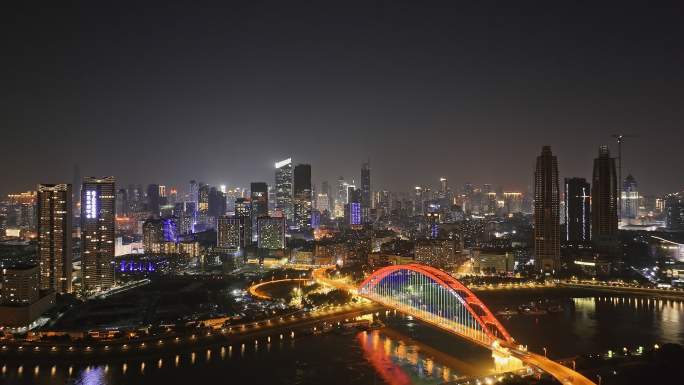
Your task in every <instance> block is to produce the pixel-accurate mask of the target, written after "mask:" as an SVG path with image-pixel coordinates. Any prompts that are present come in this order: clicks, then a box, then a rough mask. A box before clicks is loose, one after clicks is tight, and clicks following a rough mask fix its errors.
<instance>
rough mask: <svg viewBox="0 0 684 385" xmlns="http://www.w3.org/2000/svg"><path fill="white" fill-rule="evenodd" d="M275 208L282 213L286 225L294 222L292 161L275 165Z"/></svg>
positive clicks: (288, 160)
mask: <svg viewBox="0 0 684 385" xmlns="http://www.w3.org/2000/svg"><path fill="white" fill-rule="evenodd" d="M275 207H276V209H279V210H280V211H282V212H283V215H284V216H285V218H286V220H287V222H288V223H292V221H293V220H294V208H293V205H292V159H291V158H287V159H285V160H281V161H280V162H276V164H275Z"/></svg>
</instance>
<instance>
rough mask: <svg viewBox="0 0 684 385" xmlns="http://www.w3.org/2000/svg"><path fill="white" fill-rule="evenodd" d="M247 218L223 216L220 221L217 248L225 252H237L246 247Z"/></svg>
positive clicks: (217, 232)
mask: <svg viewBox="0 0 684 385" xmlns="http://www.w3.org/2000/svg"><path fill="white" fill-rule="evenodd" d="M246 220H248V218H247V217H237V216H236V217H229V216H222V217H220V218H219V219H218V223H217V226H216V227H217V231H216V248H217V249H218V250H219V251H223V252H235V251H237V250H239V249H242V248H244V247H245V236H246V235H247V236H249V234H245V221H246Z"/></svg>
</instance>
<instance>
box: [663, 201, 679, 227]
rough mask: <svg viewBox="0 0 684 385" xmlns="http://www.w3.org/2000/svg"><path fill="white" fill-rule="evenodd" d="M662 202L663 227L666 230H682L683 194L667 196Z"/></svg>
mask: <svg viewBox="0 0 684 385" xmlns="http://www.w3.org/2000/svg"><path fill="white" fill-rule="evenodd" d="M663 201H664V204H663V210H664V211H665V227H666V228H667V229H668V230H684V193H677V194H668V195H666V196H665V199H664V200H663Z"/></svg>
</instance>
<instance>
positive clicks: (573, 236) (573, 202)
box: [563, 178, 591, 246]
mask: <svg viewBox="0 0 684 385" xmlns="http://www.w3.org/2000/svg"><path fill="white" fill-rule="evenodd" d="M564 196H565V233H564V234H563V239H564V240H565V241H566V242H568V243H569V244H571V245H574V246H580V245H588V244H589V242H590V241H591V190H590V188H589V183H587V180H586V179H584V178H565V194H564Z"/></svg>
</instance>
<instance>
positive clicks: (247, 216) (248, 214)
mask: <svg viewBox="0 0 684 385" xmlns="http://www.w3.org/2000/svg"><path fill="white" fill-rule="evenodd" d="M235 217H237V218H242V219H243V221H244V230H245V231H244V233H245V239H244V244H245V246H249V245H251V244H252V202H251V201H250V200H249V199H248V198H238V199H236V200H235Z"/></svg>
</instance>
